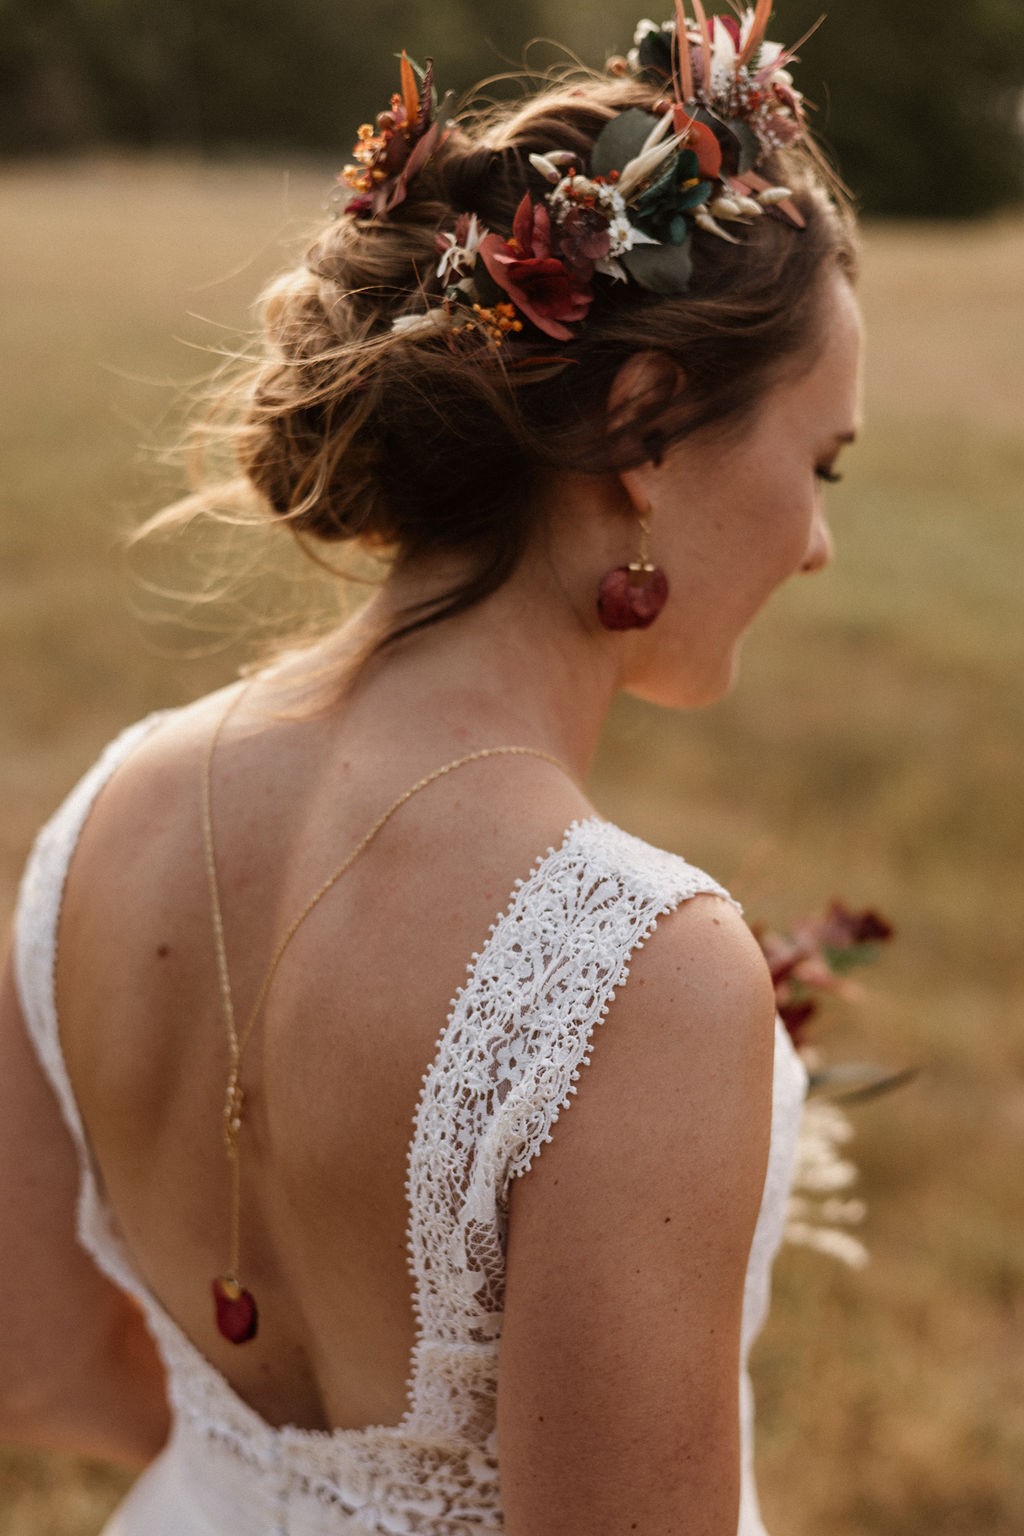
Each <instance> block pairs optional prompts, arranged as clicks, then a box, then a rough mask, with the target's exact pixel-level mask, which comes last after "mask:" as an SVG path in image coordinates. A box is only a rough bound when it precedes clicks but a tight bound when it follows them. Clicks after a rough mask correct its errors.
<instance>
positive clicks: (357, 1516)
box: [15, 715, 806, 1536]
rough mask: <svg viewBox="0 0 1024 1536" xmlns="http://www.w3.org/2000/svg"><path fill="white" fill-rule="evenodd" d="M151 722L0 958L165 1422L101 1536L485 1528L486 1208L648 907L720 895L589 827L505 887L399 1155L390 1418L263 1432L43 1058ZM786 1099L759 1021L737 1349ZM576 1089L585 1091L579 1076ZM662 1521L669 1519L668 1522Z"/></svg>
mask: <svg viewBox="0 0 1024 1536" xmlns="http://www.w3.org/2000/svg"><path fill="white" fill-rule="evenodd" d="M163 718H165V717H164V716H162V715H156V716H151V717H150V718H149V719H148V720H144V721H142V722H141V723H140V724H138V725H136V726H133V727H132V728H131V729H130V730H128V731H126V732H125V733H124V734H123V735H122V736H121V737H119V738H118V740H117V741H115V742H114V743H113V744H112V745H111V746H110V747H108V748H107V751H106V752H105V753H104V755H103V757H102V758H101V759H100V761H99V762H98V763H97V764H96V765H95V767H94V768H93V769H92V770H91V771H90V773H88V774H87V775H86V777H85V778H84V779H83V780H82V782H81V783H80V784H79V785H78V787H77V788H76V789H75V790H74V791H73V792H72V794H71V795H70V797H69V798H68V800H67V801H66V802H65V803H64V805H63V806H62V807H61V809H60V810H59V811H58V812H57V814H56V815H55V816H54V818H53V819H52V821H51V822H50V823H49V825H48V826H47V827H46V828H45V829H44V831H43V832H42V834H41V835H40V837H39V840H38V842H37V844H36V847H35V849H34V851H33V854H32V857H31V860H30V862H29V866H28V869H27V871H26V874H25V878H24V882H23V886H22V891H21V897H20V901H19V907H18V913H17V919H16V932H15V965H16V976H17V981H18V986H19V991H20V995H21V999H22V1003H23V1006H24V1011H25V1015H26V1018H27V1021H28V1027H29V1030H30V1032H31V1035H32V1038H33V1040H34V1042H35V1047H36V1050H37V1052H38V1054H39V1059H40V1061H41V1062H42V1065H43V1067H44V1068H45V1070H46V1073H47V1075H48V1076H49V1078H50V1080H51V1082H52V1083H53V1086H54V1089H55V1091H56V1093H57V1096H58V1098H59V1100H60V1104H61V1108H62V1110H63V1114H64V1118H65V1120H66V1121H67V1125H68V1128H69V1130H70V1132H71V1135H72V1137H73V1138H74V1141H75V1144H76V1147H77V1149H78V1153H79V1157H80V1161H81V1169H82V1181H81V1194H80V1202H79V1213H78V1227H79V1237H80V1240H81V1242H82V1243H83V1244H84V1246H85V1247H86V1249H87V1250H88V1251H89V1252H90V1253H91V1254H92V1255H93V1256H94V1258H95V1260H96V1262H97V1264H98V1265H99V1266H100V1268H101V1269H103V1270H104V1271H105V1272H106V1273H107V1274H108V1275H109V1276H110V1277H111V1278H112V1279H113V1280H114V1281H115V1282H116V1283H117V1284H118V1285H119V1286H121V1287H123V1289H124V1290H126V1291H127V1292H129V1293H130V1294H131V1295H132V1296H134V1297H135V1298H136V1299H137V1300H138V1302H139V1303H140V1304H141V1306H142V1308H143V1310H144V1312H145V1315H146V1318H147V1321H148V1323H149V1327H150V1329H151V1331H152V1333H153V1336H154V1338H155V1339H156V1342H157V1344H158V1346H159V1349H160V1352H161V1355H162V1357H163V1360H164V1362H165V1365H166V1368H167V1377H168V1383H169V1391H170V1398H171V1404H172V1408H173V1413H174V1430H173V1433H172V1436H171V1439H170V1441H169V1443H168V1445H167V1447H166V1448H165V1450H164V1451H163V1452H162V1454H161V1455H160V1456H159V1457H158V1458H157V1459H156V1461H155V1462H153V1463H152V1464H151V1465H150V1467H149V1468H148V1469H147V1470H146V1472H145V1473H144V1474H143V1475H142V1477H141V1478H140V1479H139V1481H138V1482H137V1483H136V1485H135V1486H134V1488H133V1489H132V1491H131V1492H130V1493H129V1495H128V1497H127V1499H126V1501H125V1502H124V1503H123V1504H122V1505H121V1507H120V1509H119V1510H118V1511H117V1512H116V1513H115V1514H114V1516H113V1517H112V1519H111V1521H110V1523H109V1524H108V1526H107V1527H106V1531H105V1536H343V1533H344V1536H348V1533H355V1532H364V1533H365V1532H375V1533H381V1536H383V1533H387V1536H475V1533H480V1532H487V1531H492V1532H493V1531H500V1530H501V1528H502V1517H501V1494H500V1488H499V1475H498V1474H499V1456H498V1446H497V1443H496V1434H495V1402H496V1390H497V1377H498V1346H499V1340H500V1337H501V1323H502V1298H503V1290H504V1251H505V1224H506V1212H507V1198H508V1190H509V1185H510V1182H511V1180H512V1179H514V1178H517V1177H519V1176H520V1175H522V1174H524V1173H526V1172H527V1171H528V1169H529V1168H530V1165H531V1163H532V1161H533V1159H534V1158H536V1157H537V1156H538V1155H539V1154H540V1153H541V1151H542V1150H543V1147H544V1145H545V1143H546V1142H548V1141H550V1140H551V1138H552V1135H553V1134H557V1128H556V1121H557V1119H558V1116H559V1113H560V1112H561V1111H562V1110H563V1109H568V1108H569V1105H570V1102H571V1097H572V1095H573V1094H574V1093H575V1092H576V1090H577V1084H578V1080H579V1079H580V1075H581V1072H580V1069H581V1068H582V1067H585V1066H586V1065H587V1061H588V1057H589V1055H590V1053H591V1051H592V1050H594V1049H600V1040H599V1039H597V1040H595V1039H594V1029H595V1026H596V1025H598V1024H600V1023H601V1022H602V1020H603V1019H604V1017H605V1014H606V1013H607V1011H608V1006H609V1004H610V1003H611V1001H612V999H613V998H614V996H615V991H616V988H618V987H620V986H622V985H623V983H624V982H625V981H626V977H627V974H628V970H629V963H630V957H631V955H632V953H633V951H634V950H635V949H637V948H639V947H640V946H641V945H642V944H643V942H644V940H645V939H646V938H647V937H648V936H649V935H650V933H651V932H652V930H653V929H654V927H655V925H656V923H657V920H658V918H659V916H660V915H661V914H663V913H666V912H669V911H671V910H672V909H673V908H674V907H675V906H677V905H678V903H679V902H682V901H685V900H686V899H687V898H688V897H691V896H694V895H697V894H698V893H700V892H716V893H717V894H720V895H724V894H725V893H724V892H723V891H722V890H721V887H720V886H718V885H716V883H715V882H714V881H713V880H711V879H710V878H709V877H708V876H707V875H705V874H703V873H702V872H701V871H700V870H698V869H694V868H693V867H692V866H691V865H689V864H687V863H685V862H684V861H683V860H682V859H680V858H677V857H676V856H674V855H672V854H668V853H664V852H661V851H660V850H658V849H656V848H652V847H650V846H649V845H648V844H646V843H642V842H640V841H638V840H637V839H636V838H634V837H631V836H629V835H628V834H627V833H625V832H623V831H621V830H620V829H619V828H617V827H615V826H612V825H611V824H609V823H608V822H604V821H601V820H599V819H597V818H596V817H595V818H591V819H589V820H586V821H581V822H577V823H575V824H574V825H573V826H571V827H570V828H569V830H568V831H567V832H566V834H565V837H564V840H563V842H562V844H561V846H560V847H558V848H552V849H549V850H548V851H547V853H546V854H544V855H543V856H542V857H541V858H539V859H538V861H537V864H536V866H535V867H534V869H533V871H532V873H531V874H530V875H529V876H528V878H527V879H525V880H520V881H517V882H516V885H515V888H514V890H513V892H512V895H511V898H510V902H509V905H508V908H507V910H506V911H505V912H504V913H503V915H501V916H500V917H499V918H498V919H497V921H496V922H495V924H494V926H493V928H492V929H491V933H490V937H489V938H488V940H487V942H486V944H485V945H484V948H483V950H482V951H481V952H480V954H479V955H474V956H473V957H472V962H471V964H470V967H469V974H468V979H467V982H466V985H465V986H464V987H463V988H462V989H461V990H460V992H459V993H458V995H457V996H456V998H455V999H454V1001H453V1004H452V1010H451V1014H450V1016H449V1019H448V1023H447V1027H446V1028H445V1029H444V1031H443V1032H442V1034H441V1038H440V1042H439V1045H438V1048H437V1054H436V1057H435V1059H434V1062H433V1064H432V1065H431V1066H430V1069H429V1071H428V1072H427V1075H426V1077H425V1079H424V1086H423V1092H422V1096H421V1100H420V1104H419V1107H418V1110H417V1113H416V1116H415V1120H414V1126H413V1133H412V1141H411V1145H410V1150H409V1179H408V1199H409V1260H410V1269H411V1272H412V1276H413V1281H414V1285H415V1294H416V1308H417V1316H418V1324H419V1327H418V1337H417V1343H416V1346H415V1350H414V1353H413V1358H412V1361H411V1363H410V1382H409V1398H408V1409H407V1412H406V1414H405V1417H404V1418H403V1420H402V1422H401V1423H400V1424H398V1425H395V1426H384V1427H370V1428H366V1429H358V1430H336V1431H334V1432H333V1433H327V1432H322V1433H318V1432H311V1431H307V1430H300V1429H292V1428H284V1429H274V1428H272V1427H271V1426H270V1425H268V1424H267V1423H266V1422H265V1421H264V1420H263V1419H261V1418H260V1417H259V1415H258V1414H256V1413H255V1412H254V1411H253V1410H252V1409H251V1408H249V1407H248V1406H247V1405H246V1404H245V1403H244V1402H242V1401H241V1399H240V1398H239V1397H238V1396H236V1394H235V1393H234V1392H233V1391H232V1389H231V1388H230V1387H229V1386H228V1384H227V1382H226V1381H225V1380H224V1378H223V1377H222V1376H221V1375H219V1373H218V1372H217V1371H215V1370H214V1369H213V1367H212V1366H211V1365H210V1364H209V1363H208V1361H207V1360H206V1359H204V1357H203V1356H202V1355H201V1354H200V1352H199V1351H198V1350H197V1349H196V1348H195V1346H194V1345H193V1344H192V1343H191V1342H190V1340H189V1339H187V1338H186V1337H185V1335H184V1334H183V1333H182V1332H181V1330H180V1329H179V1328H178V1327H177V1326H176V1324H175V1323H174V1322H173V1320H172V1319H171V1318H170V1317H169V1316H168V1315H167V1314H166V1312H164V1311H163V1309H162V1308H161V1307H160V1305H159V1304H158V1302H157V1301H156V1300H155V1299H154V1297H153V1296H151V1295H150V1294H149V1293H148V1291H147V1290H146V1288H145V1286H144V1285H143V1284H142V1282H141V1281H140V1279H139V1277H138V1275H137V1274H136V1272H135V1269H134V1266H133V1262H132V1256H131V1254H130V1252H128V1250H127V1248H126V1246H125V1244H124V1241H123V1239H122V1237H121V1235H120V1233H119V1230H118V1224H117V1220H116V1217H115V1215H114V1213H113V1211H112V1210H111V1209H110V1207H109V1206H108V1205H107V1203H106V1202H105V1200H104V1197H103V1194H102V1190H101V1186H100V1185H99V1183H98V1180H97V1176H96V1172H95V1169H94V1168H93V1166H92V1163H91V1159H90V1154H89V1149H88V1146H87V1143H86V1139H85V1135H84V1132H83V1128H82V1123H81V1120H80V1118H79V1114H78V1110H77V1108H76V1105H75V1101H74V1096H73V1094H72V1090H71V1085H70V1083H69V1080H68V1076H67V1071H66V1069H65V1066H64V1062H63V1059H62V1056H61V1049H60V1041H59V1038H58V1032H57V1017H56V1010H55V1000H54V961H55V943H56V931H57V922H58V917H59V912H60V903H61V894H62V890H63V885H64V880H65V875H66V871H67V868H68V863H69V860H70V857H71V854H72V851H73V849H74V846H75V843H76V840H77V838H78V834H79V832H80V830H81V827H82V825H83V823H84V821H85V818H86V816H87V814H88V812H89V809H90V806H91V805H92V803H93V800H94V798H95V796H96V795H97V793H98V792H99V790H100V789H101V787H102V785H103V784H104V783H105V781H106V779H107V778H108V777H109V775H110V774H111V773H112V772H113V770H114V769H115V768H116V767H117V766H118V764H119V763H121V762H122V761H123V759H124V758H125V757H127V755H128V754H129V753H130V752H131V750H132V748H133V747H134V746H135V745H136V743H138V742H139V741H140V740H141V739H142V737H143V736H144V735H145V734H146V733H147V732H148V731H150V730H151V729H153V728H154V726H155V725H157V724H158V722H159V721H160V720H161V719H163ZM805 1089H806V1076H805V1073H804V1069H803V1067H802V1065H801V1063H800V1061H799V1059H798V1058H797V1056H796V1055H795V1053H794V1051H793V1050H792V1047H791V1046H790V1043H789V1039H788V1037H787V1035H786V1033H785V1031H784V1030H783V1029H782V1028H781V1026H778V1025H777V1039H776V1052H775V1082H774V1104H773V1118H772V1135H771V1151H770V1157H769V1163H768V1172H767V1177H766V1181H765V1188H764V1195H763V1200H762V1205H761V1211H760V1217H759V1219H758V1222H757V1229H756V1232H755V1235H754V1241H753V1247H752V1249H751V1254H750V1262H749V1268H748V1272H747V1279H746V1292H745V1297H744V1308H743V1357H744V1362H745V1361H746V1356H747V1352H748V1351H749V1348H750V1345H751V1343H752V1341H753V1339H754V1337H755V1335H756V1333H757V1332H758V1330H759V1328H760V1327H761V1324H762V1322H763V1321H764V1318H765V1315H766V1313H767V1308H768V1289H769V1272H770V1268H771V1263H772V1260H773V1258H774V1255H775V1252H776V1250H777V1248H778V1246H779V1243H780V1241H781V1238H782V1232H783V1226H784V1222H785V1212H786V1200H787V1194H788V1191H789V1185H790V1180H791V1177H792V1168H793V1162H794V1156H795V1150H796V1142H797V1130H798V1125H799V1121H800V1115H801V1108H802V1104H803V1098H804V1093H805ZM583 1091H585V1084H584V1085H583ZM740 1411H741V1415H742V1426H741V1428H742V1455H743V1467H742V1499H741V1513H740V1521H739V1533H740V1536H763V1530H764V1528H763V1526H762V1524H761V1519H760V1515H759V1513H758V1506H757V1496H756V1493H755V1489H754V1481H753V1465H752V1451H753V1447H752V1433H753V1405H752V1399H751V1394H750V1384H749V1380H748V1377H747V1371H746V1365H745V1363H744V1366H743V1374H742V1381H741V1396H740ZM681 1518H683V1519H684V1523H685V1517H684V1516H683V1517H681Z"/></svg>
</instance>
